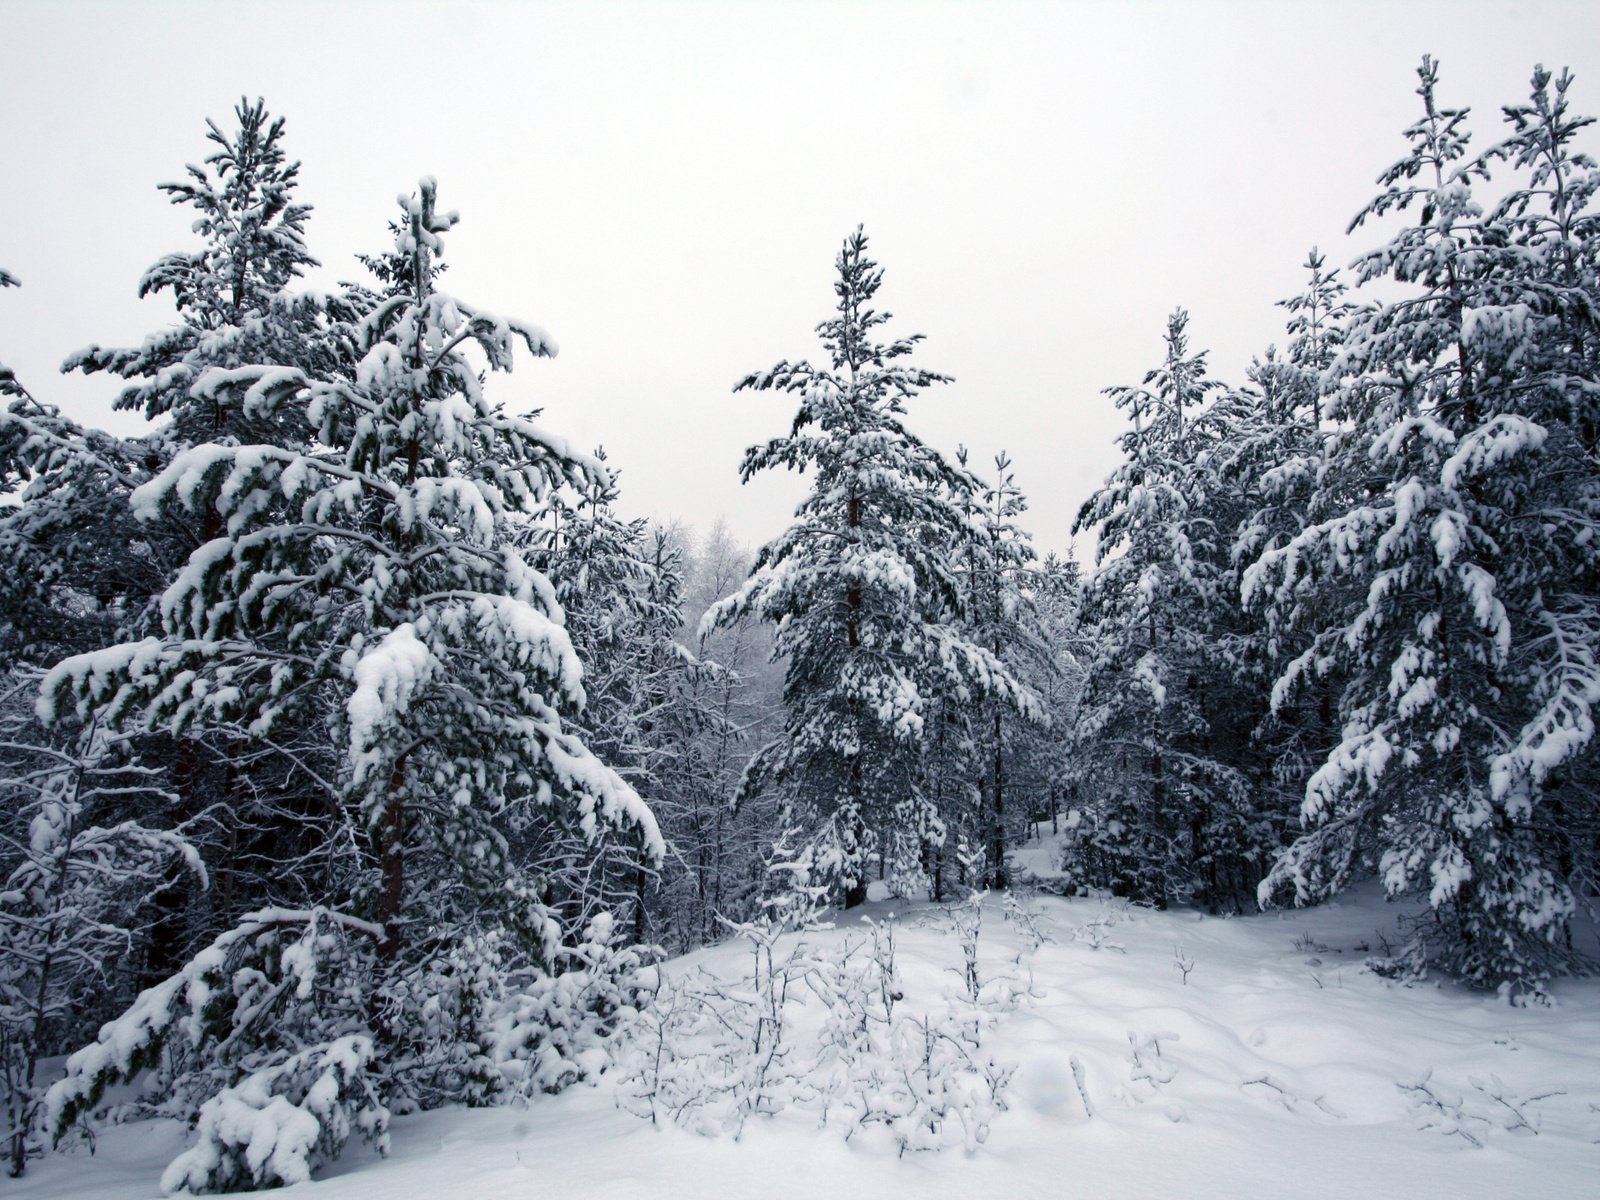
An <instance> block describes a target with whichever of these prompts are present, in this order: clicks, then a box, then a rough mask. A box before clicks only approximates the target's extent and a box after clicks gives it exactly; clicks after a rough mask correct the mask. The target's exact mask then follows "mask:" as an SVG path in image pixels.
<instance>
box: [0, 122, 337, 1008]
mask: <svg viewBox="0 0 1600 1200" xmlns="http://www.w3.org/2000/svg"><path fill="white" fill-rule="evenodd" d="M235 115H236V118H237V126H236V128H235V129H234V130H232V131H231V132H228V133H224V132H223V131H222V129H221V128H219V127H218V126H217V125H216V123H214V122H208V128H209V132H208V135H207V136H208V140H209V142H210V143H211V144H212V146H213V147H214V153H212V154H211V155H210V157H209V158H207V159H206V160H205V162H204V164H203V165H199V166H191V167H189V169H188V178H187V179H186V180H185V181H183V182H178V183H168V184H164V185H162V186H161V190H162V191H163V192H165V193H166V194H167V196H168V198H169V199H170V201H171V202H172V203H173V204H175V205H178V206H180V207H182V208H184V209H187V210H189V211H191V212H192V214H193V216H194V229H195V231H196V233H197V234H198V235H199V246H198V247H197V248H196V249H194V250H192V251H184V252H179V253H175V254H169V255H167V256H165V257H163V258H162V259H160V260H159V261H158V262H157V263H156V264H155V265H154V266H152V267H151V268H150V269H149V270H148V271H147V272H146V273H145V275H144V277H143V279H142V280H141V281H140V286H139V292H140V295H141V296H156V295H165V296H170V297H171V299H172V301H173V303H174V305H175V307H176V310H177V321H176V323H174V324H171V325H169V326H167V327H166V328H164V329H162V330H161V331H159V332H157V333H155V334H153V335H151V336H150V337H148V338H146V339H145V341H144V342H143V343H142V344H141V345H139V346H136V347H131V348H124V349H107V348H102V347H99V346H91V347H89V348H88V349H86V350H82V351H79V352H78V353H76V354H74V355H72V356H71V357H69V359H68V360H67V362H66V364H65V366H64V369H67V370H81V371H84V372H86V373H90V374H93V373H100V372H105V373H109V374H111V375H114V376H118V377H120V378H121V379H123V380H126V381H127V382H126V385H125V386H124V387H123V388H122V390H121V393H120V395H119V396H118V397H117V399H116V402H115V405H116V407H119V408H124V409H134V410H138V411H142V412H144V413H145V414H146V415H147V416H148V417H149V418H151V419H152V420H153V421H155V420H159V421H160V422H161V423H160V424H159V425H158V426H157V427H156V428H155V429H153V430H152V431H151V432H150V433H149V434H147V435H146V436H144V437H142V438H138V439H132V440H128V441H122V440H118V439H114V438H107V437H105V436H104V435H101V434H97V433H95V432H93V431H88V430H83V429H79V428H77V427H76V426H73V425H72V424H71V423H70V422H66V421H63V420H62V419H61V418H60V416H59V414H56V413H54V412H53V411H51V410H50V409H48V407H46V406H43V405H39V404H32V405H28V404H26V403H24V402H21V401H19V402H18V403H14V404H13V405H11V407H10V413H9V414H8V419H7V422H6V423H7V424H8V426H9V427H10V428H11V429H12V430H14V431H16V432H17V433H19V434H20V445H19V459H18V466H19V468H20V470H21V471H22V472H23V473H25V474H27V475H28V476H29V479H30V482H29V486H28V489H27V492H26V493H25V503H24V504H23V505H22V506H20V508H19V509H18V510H17V511H15V512H9V513H6V514H5V515H4V519H3V520H0V541H3V542H7V543H9V544H12V545H15V546H17V547H18V549H19V552H20V554H21V559H20V561H21V562H22V564H23V568H22V570H20V571H18V572H16V573H15V574H14V575H8V577H7V578H6V579H5V580H4V581H0V588H3V589H4V590H5V593H6V595H5V599H6V600H7V601H8V602H9V603H8V604H7V608H9V609H10V611H11V612H14V613H16V614H17V615H18V616H19V617H20V618H21V620H20V621H17V622H16V623H14V624H13V625H12V626H11V628H12V631H13V632H14V633H15V634H16V640H17V641H19V642H20V643H21V647H22V651H23V652H25V653H28V654H29V655H30V656H31V657H33V658H34V661H36V662H40V663H43V664H46V665H48V664H49V663H52V662H54V661H56V659H57V658H58V657H59V656H60V655H61V654H70V653H78V652H82V651H85V650H88V649H91V648H93V647H94V646H97V645H104V644H106V642H107V641H121V640H129V639H133V638H138V637H142V636H145V635H148V634H151V633H153V632H155V631H156V630H158V629H159V627H160V624H161V615H160V613H159V610H158V606H157V605H156V603H155V598H156V597H158V596H159V595H160V594H161V593H162V592H163V591H164V590H165V589H166V588H167V587H168V586H169V585H170V584H171V583H172V581H173V579H174V578H175V577H176V576H177V575H178V573H179V572H180V571H181V570H182V568H183V564H184V562H185V561H186V560H187V559H188V558H189V556H190V554H191V553H192V552H193V551H194V550H195V548H196V547H197V546H200V545H203V544H204V543H206V542H208V541H210V540H212V539H213V538H214V537H215V536H216V535H217V534H218V533H219V532H220V530H221V526H222V518H221V516H220V514H219V513H218V512H217V511H216V510H215V509H214V508H213V509H206V508H201V509H198V510H195V511H189V510H186V509H181V508H169V509H167V510H164V511H163V512H162V513H161V514H160V519H158V520H153V521H140V520H137V519H136V518H135V515H134V513H133V511H132V509H131V507H130V504H129V496H130V494H131V493H132V491H133V490H134V489H135V488H136V487H138V486H139V485H140V484H142V483H143V482H145V481H146V480H148V479H149V478H150V477H151V476H152V475H153V474H155V473H158V472H159V471H161V470H162V469H163V468H164V466H165V465H166V464H168V463H169V462H171V461H172V460H173V458H174V457H175V456H177V455H179V454H181V453H183V452H184V451H185V450H187V449H189V448H191V447H193V446H196V445H201V444H205V443H208V442H216V443H223V444H258V445H275V446H280V447H284V448H286V449H300V448H303V447H304V446H305V445H306V444H307V440H308V438H309V436H310V430H309V427H308V426H307V424H306V422H305V418H304V413H303V412H301V411H298V410H293V409H291V410H284V411H279V412H276V413H273V414H270V415H269V414H266V413H264V412H262V411H259V410H247V409H246V408H244V407H242V406H239V405H230V403H229V400H230V396H229V395H228V394H226V393H224V392H223V391H221V390H218V389H211V390H210V391H209V392H208V393H206V394H204V395H202V394H200V393H199V392H197V391H196V390H195V384H196V383H197V381H198V380H199V379H200V378H201V377H202V376H203V375H205V374H206V373H207V372H208V371H211V370H215V369H222V370H231V369H236V368H239V367H242V366H246V365H248V364H252V363H262V362H268V363H274V364H279V365H281V366H283V367H285V368H297V369H303V370H306V371H308V372H311V373H313V374H315V375H317V376H318V377H322V378H333V377H341V376H343V377H347V376H349V375H350V374H351V372H352V371H353V369H354V365H355V360H356V355H355V354H354V353H353V350H352V347H351V346H350V345H349V344H348V341H347V340H341V337H340V336H339V331H340V329H341V328H343V327H344V326H343V324H342V323H341V320H340V319H339V318H348V317H350V316H352V315H353V314H352V312H351V311H350V308H349V306H348V305H341V304H340V303H339V301H338V299H337V298H335V299H334V300H333V301H331V302H330V301H328V300H326V299H324V298H321V297H317V296H313V295H307V294H295V293H291V292H289V291H287V290H286V288H287V286H288V285H289V284H291V283H292V282H293V281H294V280H295V279H296V277H298V276H299V275H300V274H301V273H302V272H303V271H304V270H305V269H306V268H308V267H310V266H313V265H315V260H314V259H313V258H312V257H311V256H310V254H309V253H308V252H307V250H306V247H305V242H304V227H305V224H306V221H307V218H308V215H309V212H310V209H309V206H306V205H304V204H300V203H297V202H296V201H295V199H294V192H295V189H296V185H297V176H298V164H297V163H293V162H291V161H289V160H288V158H287V155H286V152H285V148H284V122H283V120H282V119H281V118H273V117H271V116H270V115H269V114H268V113H267V111H266V108H265V105H264V104H263V103H262V102H261V101H259V100H257V101H256V102H254V103H253V104H252V103H249V102H247V101H243V100H241V101H240V103H239V105H238V106H237V108H236V110H235ZM331 310H337V313H338V315H337V317H336V316H335V315H333V312H332V311H331ZM0 436H3V435H0ZM30 647H33V648H36V649H29V648H30ZM40 650H42V651H47V653H38V652H37V651H40ZM299 732H300V735H303V736H291V735H290V733H289V731H288V730H287V729H286V728H281V729H280V730H279V736H278V737H277V738H276V739H275V741H276V743H277V744H278V745H280V746H283V747H285V748H286V749H287V747H288V744H289V743H291V742H296V743H299V746H298V750H300V751H303V750H304V749H305V748H306V747H307V746H308V745H311V744H313V743H314V742H315V739H316V736H317V734H316V732H315V731H307V730H302V731H299ZM240 734H241V731H239V730H236V729H232V728H229V727H228V726H226V725H220V724H218V725H212V726H210V727H208V728H207V729H205V730H203V731H202V730H195V731H194V734H193V736H185V737H179V738H174V737H173V735H172V733H171V731H170V730H162V731H159V732H156V731H152V732H151V733H150V734H148V735H146V736H145V739H144V741H145V748H146V752H147V757H148V759H149V761H152V762H163V763H166V764H168V769H169V771H170V775H171V777H170V779H169V790H170V791H171V792H172V794H173V795H174V796H175V797H176V800H175V805H174V813H173V817H174V819H177V820H194V819H196V818H198V817H200V816H201V814H205V815H206V817H207V822H206V826H207V829H208V830H209V833H208V835H207V840H208V841H210V842H211V843H212V844H210V845H208V846H206V847H205V848H204V849H205V853H206V857H207V859H208V861H209V862H211V864H212V866H213V868H214V870H213V879H214V882H215V884H216V890H215V891H214V892H213V893H212V894H211V895H210V896H208V897H202V896H200V895H199V894H198V893H197V892H196V891H195V890H194V889H193V887H192V886H190V881H189V880H188V879H187V878H186V877H183V876H179V875H175V876H174V877H173V880H172V886H171V887H168V888H165V889H161V890H160V891H159V893H158V895H159V901H158V902H159V905H160V907H161V908H162V909H163V913H162V916H161V919H160V920H158V921H156V922H155V923H154V924H153V925H152V926H151V927H150V936H149V938H148V939H147V941H146V942H145V944H144V945H143V946H141V947H140V948H139V953H140V954H141V956H142V957H143V958H144V959H145V961H146V982H153V981H154V980H155V979H157V978H161V977H164V976H165V975H167V974H170V972H171V971H172V970H174V969H175V968H176V966H177V965H178V964H179V963H180V962H181V961H183V959H184V958H185V957H187V956H188V955H189V954H190V953H191V952H193V950H195V949H196V948H197V947H198V946H200V945H202V944H204V943H205V942H206V941H207V940H209V939H210V938H211V937H213V936H215V935H216V934H217V933H218V932H219V931H220V930H221V929H222V928H223V927H225V925H226V924H227V923H228V922H229V921H231V920H232V918H233V917H235V916H237V915H238V913H239V912H240V911H242V910H243V909H244V908H248V907H249V905H250V904H251V902H252V896H255V898H257V899H259V895H258V893H260V892H261V891H263V890H266V891H269V892H272V893H273V894H274V895H275V896H277V897H278V898H279V899H288V897H285V896H284V895H283V891H282V887H283V884H284V883H286V882H288V879H293V878H295V876H293V875H290V876H289V877H288V879H284V878H276V879H274V878H264V876H271V875H272V874H273V872H272V870H271V868H270V867H269V868H267V869H266V870H264V871H263V870H261V869H260V868H261V866H262V865H263V864H266V863H272V862H277V861H280V860H282V859H289V858H294V857H295V856H297V855H300V854H304V853H306V852H308V851H309V850H310V849H311V848H312V846H313V845H314V844H316V842H317V841H318V840H319V839H321V838H323V837H325V836H326V835H327V828H326V826H325V820H326V814H327V811H328V798H327V796H326V795H325V793H324V789H322V788H321V787H319V786H318V783H317V780H318V779H319V778H325V777H326V776H327V775H328V774H329V772H330V766H329V763H328V762H327V761H318V760H316V758H315V756H313V758H312V760H311V761H305V760H304V758H303V755H301V754H300V753H298V752H295V753H268V752H266V750H265V748H264V747H262V746H260V745H257V746H254V747H246V746H245V745H244V744H243V742H244V739H243V738H242V737H241V736H240ZM324 740H325V739H324ZM296 759H300V761H296ZM292 902H293V903H294V904H296V905H301V904H303V903H304V902H305V897H304V896H303V895H302V896H298V897H294V898H293V899H292ZM230 909H231V910H232V911H223V910H230Z"/></svg>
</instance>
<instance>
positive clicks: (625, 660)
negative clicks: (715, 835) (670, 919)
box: [522, 450, 702, 942]
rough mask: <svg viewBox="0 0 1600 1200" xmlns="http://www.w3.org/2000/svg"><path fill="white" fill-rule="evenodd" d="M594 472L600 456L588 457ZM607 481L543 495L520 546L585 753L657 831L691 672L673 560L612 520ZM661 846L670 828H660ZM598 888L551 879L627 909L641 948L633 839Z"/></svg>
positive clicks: (641, 909) (649, 872)
mask: <svg viewBox="0 0 1600 1200" xmlns="http://www.w3.org/2000/svg"><path fill="white" fill-rule="evenodd" d="M595 459H596V461H597V462H600V463H601V464H604V463H605V461H606V456H605V452H604V451H603V450H597V451H596V452H595ZM616 497H617V488H616V482H615V478H614V476H613V477H609V478H596V479H594V480H592V481H591V482H590V483H588V485H587V486H586V487H585V488H584V489H583V490H582V491H581V492H579V493H578V494H576V495H574V496H571V497H567V496H562V495H556V496H552V498H551V501H550V504H549V510H550V511H549V513H548V514H547V516H546V518H545V519H544V520H543V521H541V522H540V523H538V524H530V525H528V526H526V528H525V530H524V533H523V536H522V544H523V546H524V547H525V548H526V550H527V551H528V557H529V560H530V562H532V563H533V564H534V565H536V566H538V567H539V568H540V569H541V570H542V571H543V573H544V574H545V575H546V576H547V577H548V578H549V580H550V582H551V585H552V586H553V587H554V589H555V594H556V599H557V600H558V601H559V602H560V604H561V607H562V611H563V612H564V613H565V614H566V629H567V633H568V636H569V637H571V639H572V644H573V649H574V651H575V652H576V654H577V656H578V661H579V662H580V664H581V665H582V667H583V686H584V694H585V696H586V702H585V704H584V708H583V712H582V713H581V714H580V715H578V716H576V717H575V718H574V719H573V721H572V726H573V730H574V732H575V733H577V734H578V735H579V736H581V737H582V739H583V741H584V743H585V744H586V745H587V746H588V747H589V748H590V749H591V750H592V751H593V752H594V753H595V754H597V755H598V756H599V757H600V758H602V759H603V760H604V761H605V762H606V763H608V764H609V765H610V766H611V767H612V768H613V769H614V770H615V771H616V772H617V774H618V775H620V776H621V777H622V778H623V779H625V780H626V781H627V782H628V784H629V786H630V787H632V788H633V789H634V790H635V791H636V792H638V793H639V794H640V795H642V796H644V797H645V798H646V799H647V800H649V801H650V807H651V810H652V812H654V813H655V814H656V817H657V820H658V821H662V820H663V818H664V816H665V814H666V813H667V812H672V811H675V810H676V809H677V807H678V806H677V804H676V803H675V800H674V798H673V796H672V793H673V792H674V791H675V789H676V787H677V786H678V784H679V783H680V781H681V778H682V776H681V772H679V771H678V770H677V760H678V758H679V756H680V755H681V754H682V753H683V752H684V748H685V747H686V746H687V745H688V744H689V742H691V741H692V740H693V739H694V738H695V736H696V735H697V734H698V732H699V727H700V725H701V723H702V714H701V712H700V710H699V708H698V707H697V706H696V705H694V704H693V703H691V695H690V687H689V684H690V680H691V677H692V676H693V674H694V673H695V672H696V671H697V670H698V669H699V663H698V662H697V661H696V660H695V658H694V656H693V655H692V654H690V653H689V651H688V650H686V649H685V648H684V647H683V646H681V645H680V644H679V643H678V642H677V640H676V639H677V634H678V630H679V628H680V626H681V625H682V624H683V576H684V565H683V552H682V548H681V547H680V546H679V545H678V544H677V543H676V542H675V540H674V539H673V537H672V536H671V535H670V534H669V533H668V531H667V530H664V529H660V528H654V529H652V528H651V526H650V523H649V522H648V521H646V520H644V519H642V518H641V519H635V520H631V521H626V520H623V519H622V518H621V517H619V516H618V515H617V514H616V512H615V508H614V505H615V502H616ZM663 832H664V833H666V834H668V835H669V836H670V832H671V830H670V826H669V825H667V824H665V823H664V824H663ZM606 849H607V852H606V854H605V855H604V867H605V869H604V870H603V871H602V872H601V873H600V874H601V883H600V886H598V887H596V886H594V884H593V880H592V875H591V870H592V868H591V866H590V864H589V863H587V862H586V861H585V860H586V857H589V856H585V855H582V854H574V855H573V856H572V858H573V861H574V863H575V864H581V865H582V869H583V874H582V875H581V876H580V877H575V878H572V879H570V880H562V879H557V880H556V881H555V883H556V887H557V890H558V891H560V892H562V893H564V894H568V895H571V896H574V897H577V896H582V897H583V898H584V901H585V902H586V903H589V904H596V903H604V904H608V906H612V907H617V908H623V907H626V908H630V909H631V910H632V921H633V931H634V934H635V940H636V941H639V942H644V941H647V940H650V939H649V938H648V936H647V934H648V918H649V914H650V912H651V905H650V903H649V896H650V888H649V883H650V880H651V877H652V876H653V875H654V870H653V868H652V867H650V866H649V865H648V864H647V863H646V862H645V861H644V860H642V859H641V855H640V850H641V847H640V846H639V845H638V844H637V842H636V839H634V838H632V837H631V836H630V838H628V839H627V840H625V841H623V842H621V843H616V844H610V845H608V846H607V848H606Z"/></svg>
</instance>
